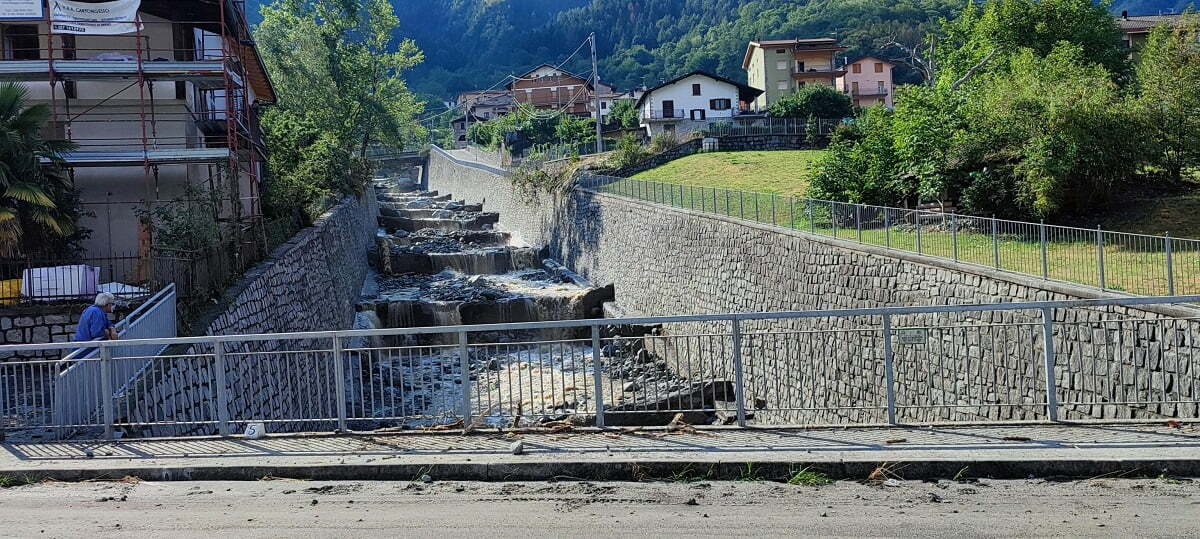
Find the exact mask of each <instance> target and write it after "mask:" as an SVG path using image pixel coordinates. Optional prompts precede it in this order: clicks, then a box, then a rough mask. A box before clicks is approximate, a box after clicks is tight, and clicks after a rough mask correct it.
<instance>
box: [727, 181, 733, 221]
mask: <svg viewBox="0 0 1200 539" xmlns="http://www.w3.org/2000/svg"><path fill="white" fill-rule="evenodd" d="M725 215H733V207H732V206H730V205H729V188H725Z"/></svg>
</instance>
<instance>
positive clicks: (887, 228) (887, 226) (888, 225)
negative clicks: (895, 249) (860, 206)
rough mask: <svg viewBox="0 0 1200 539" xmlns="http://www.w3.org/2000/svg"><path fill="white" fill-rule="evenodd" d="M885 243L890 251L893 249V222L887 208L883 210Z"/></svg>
mask: <svg viewBox="0 0 1200 539" xmlns="http://www.w3.org/2000/svg"><path fill="white" fill-rule="evenodd" d="M883 241H884V245H886V246H887V248H888V249H891V248H892V222H891V216H890V212H888V209H887V208H884V209H883Z"/></svg>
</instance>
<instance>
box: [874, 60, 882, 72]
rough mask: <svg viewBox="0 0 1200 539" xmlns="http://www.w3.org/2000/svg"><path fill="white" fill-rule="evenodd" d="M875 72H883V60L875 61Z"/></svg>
mask: <svg viewBox="0 0 1200 539" xmlns="http://www.w3.org/2000/svg"><path fill="white" fill-rule="evenodd" d="M875 72H876V73H883V62H875Z"/></svg>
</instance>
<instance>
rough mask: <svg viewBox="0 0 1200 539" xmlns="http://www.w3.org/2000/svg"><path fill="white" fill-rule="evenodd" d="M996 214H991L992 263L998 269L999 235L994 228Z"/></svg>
mask: <svg viewBox="0 0 1200 539" xmlns="http://www.w3.org/2000/svg"><path fill="white" fill-rule="evenodd" d="M996 227H997V224H996V216H995V215H993V216H992V265H993V266H995V267H996V269H1000V235H999V234H997V230H996Z"/></svg>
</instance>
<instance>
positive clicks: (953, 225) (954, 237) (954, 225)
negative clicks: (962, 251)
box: [950, 213, 958, 262]
mask: <svg viewBox="0 0 1200 539" xmlns="http://www.w3.org/2000/svg"><path fill="white" fill-rule="evenodd" d="M950 244H951V246H952V249H953V251H954V261H955V262H958V219H955V217H954V214H953V213H952V214H950Z"/></svg>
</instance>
